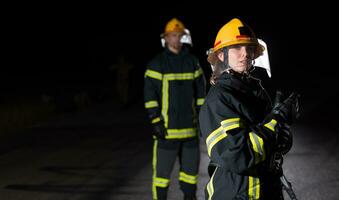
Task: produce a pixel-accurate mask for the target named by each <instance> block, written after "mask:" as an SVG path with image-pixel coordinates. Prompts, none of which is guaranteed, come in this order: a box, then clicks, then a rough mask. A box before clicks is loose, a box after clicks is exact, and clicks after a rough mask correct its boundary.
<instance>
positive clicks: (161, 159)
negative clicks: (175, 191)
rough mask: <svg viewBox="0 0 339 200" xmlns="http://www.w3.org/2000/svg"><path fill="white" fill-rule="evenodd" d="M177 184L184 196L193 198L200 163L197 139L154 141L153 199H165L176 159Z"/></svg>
mask: <svg viewBox="0 0 339 200" xmlns="http://www.w3.org/2000/svg"><path fill="white" fill-rule="evenodd" d="M177 157H178V159H179V165H180V169H179V176H178V177H179V184H180V189H181V190H182V192H183V193H184V195H185V196H192V197H193V196H195V195H196V190H197V179H198V171H199V162H200V151H199V138H198V137H194V138H191V139H187V140H163V139H155V140H154V146H153V180H152V193H153V199H158V200H165V199H167V190H168V187H169V184H170V177H171V173H172V170H173V168H174V164H175V161H176V158H177Z"/></svg>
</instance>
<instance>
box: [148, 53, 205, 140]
mask: <svg viewBox="0 0 339 200" xmlns="http://www.w3.org/2000/svg"><path fill="white" fill-rule="evenodd" d="M205 87H206V80H205V76H204V74H203V71H202V69H201V67H200V64H199V61H198V59H197V58H196V57H195V56H194V55H192V54H191V53H190V52H189V49H188V48H187V47H183V48H182V50H181V52H180V53H179V54H174V53H172V52H170V51H169V50H168V49H167V48H165V50H164V51H163V52H161V53H159V54H158V55H157V56H156V57H155V58H153V59H152V60H151V61H150V62H149V63H148V66H147V69H146V72H145V76H144V101H145V108H146V110H147V112H148V114H149V116H157V117H156V118H153V117H152V118H153V120H152V123H156V122H157V121H159V120H162V121H163V122H164V125H165V127H166V128H167V133H168V135H167V136H166V139H185V138H192V137H196V136H197V127H196V126H197V125H196V121H197V117H198V116H197V112H198V110H199V109H200V107H201V105H202V104H203V103H204V98H205V95H206V91H205Z"/></svg>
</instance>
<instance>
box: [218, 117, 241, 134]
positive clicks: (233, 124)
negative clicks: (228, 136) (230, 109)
mask: <svg viewBox="0 0 339 200" xmlns="http://www.w3.org/2000/svg"><path fill="white" fill-rule="evenodd" d="M239 122H240V118H231V119H226V120H224V121H222V122H221V125H222V127H223V128H224V130H225V131H226V132H227V131H229V130H232V129H235V128H239V127H240V123H239Z"/></svg>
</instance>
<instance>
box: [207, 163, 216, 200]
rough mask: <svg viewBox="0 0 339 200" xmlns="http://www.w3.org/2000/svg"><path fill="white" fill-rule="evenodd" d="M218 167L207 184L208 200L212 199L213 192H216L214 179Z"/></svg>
mask: <svg viewBox="0 0 339 200" xmlns="http://www.w3.org/2000/svg"><path fill="white" fill-rule="evenodd" d="M217 169H218V168H217ZM217 169H215V170H214V172H213V175H212V177H211V179H210V181H209V182H208V184H207V193H208V200H211V199H212V196H213V194H214V186H213V180H214V175H215V172H216V171H217Z"/></svg>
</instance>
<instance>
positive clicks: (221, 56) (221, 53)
mask: <svg viewBox="0 0 339 200" xmlns="http://www.w3.org/2000/svg"><path fill="white" fill-rule="evenodd" d="M217 57H218V58H219V60H221V62H224V52H223V51H219V52H218V53H217Z"/></svg>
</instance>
